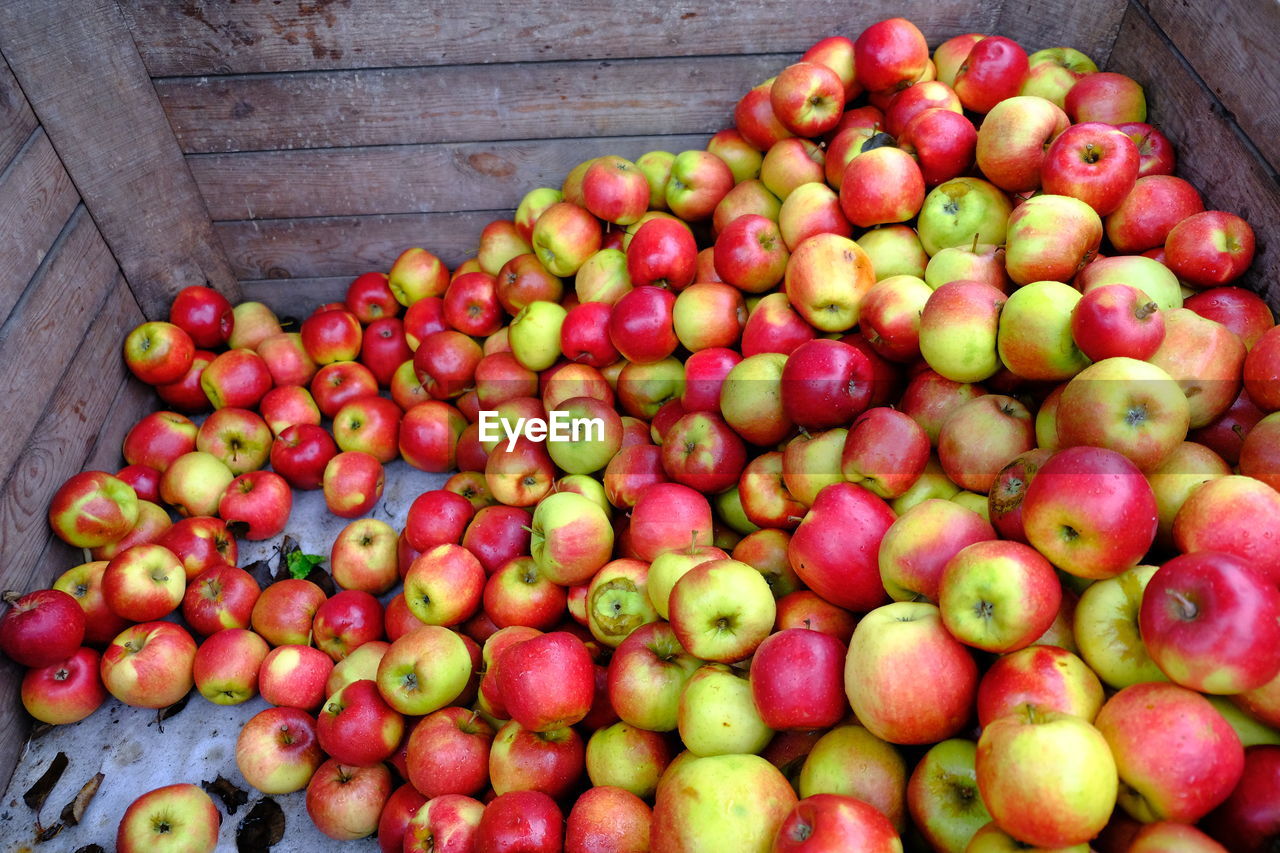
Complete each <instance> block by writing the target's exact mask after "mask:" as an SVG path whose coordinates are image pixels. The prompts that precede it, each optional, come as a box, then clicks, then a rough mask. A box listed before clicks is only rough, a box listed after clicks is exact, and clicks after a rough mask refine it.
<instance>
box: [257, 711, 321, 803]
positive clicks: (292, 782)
mask: <svg viewBox="0 0 1280 853" xmlns="http://www.w3.org/2000/svg"><path fill="white" fill-rule="evenodd" d="M235 758H236V766H237V768H238V769H239V770H240V775H241V776H243V777H244V779H245V781H246V782H248V783H249V784H250V785H252V786H253V787H254V788H256V789H257V790H259V791H261V792H262V793H264V794H268V795H273V794H291V793H293V792H294V791H300V790H302V789H303V788H305V787H306V786H307V783H308V782H310V781H311V777H312V775H313V774H314V773H315V771H316V768H318V767H319V766H320V765H321V764H322V763H324V753H323V752H322V751H321V749H320V744H319V742H318V741H317V740H316V721H315V718H314V717H312V716H311V715H310V714H308V713H307V712H306V711H302V710H299V709H297V708H267V709H266V710H265V711H259V712H258V713H257V714H255V715H254V716H253V717H251V718H250V719H249V720H248V722H246V723H245V724H244V726H243V727H242V728H241V729H240V734H239V735H238V736H237V738H236V752H235Z"/></svg>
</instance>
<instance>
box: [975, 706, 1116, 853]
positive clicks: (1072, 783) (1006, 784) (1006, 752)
mask: <svg viewBox="0 0 1280 853" xmlns="http://www.w3.org/2000/svg"><path fill="white" fill-rule="evenodd" d="M976 768H977V774H978V791H979V793H980V794H981V795H982V800H983V802H984V803H986V806H987V808H988V809H989V810H990V812H991V816H992V817H993V818H994V819H995V821H996V822H997V823H999V825H1000V827H1001V828H1002V829H1004V830H1005V831H1007V832H1008V833H1009V834H1011V835H1013V836H1014V837H1015V838H1017V839H1019V840H1021V841H1024V843H1027V844H1034V845H1037V846H1040V847H1053V848H1056V847H1067V846H1069V845H1072V844H1079V843H1082V842H1084V841H1087V840H1089V839H1091V838H1093V837H1094V836H1096V835H1097V834H1098V832H1100V831H1101V830H1102V828H1103V826H1105V825H1106V823H1107V819H1108V818H1109V817H1110V815H1111V811H1112V809H1113V808H1114V807H1115V802H1116V793H1117V787H1118V785H1117V775H1116V763H1115V760H1114V759H1113V758H1112V756H1111V750H1110V748H1109V747H1108V746H1107V741H1106V739H1105V738H1103V736H1102V733H1101V732H1099V731H1098V730H1097V729H1096V728H1094V727H1093V726H1092V725H1090V724H1089V723H1088V722H1086V721H1084V720H1082V719H1080V718H1079V717H1073V716H1071V715H1069V714H1060V713H1058V712H1053V711H1050V712H1046V713H1039V712H1034V711H1029V712H1025V713H1019V714H1017V715H1010V716H1006V717H1001V718H1000V719H997V720H994V721H992V723H991V724H990V725H988V726H987V727H986V728H984V729H983V731H982V737H981V738H980V739H979V740H978V753H977V761H976ZM1032 803H1039V804H1041V806H1042V807H1041V808H1035V807H1033V806H1032V805H1031V804H1032ZM1050 805H1051V806H1052V807H1050Z"/></svg>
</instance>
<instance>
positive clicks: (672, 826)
mask: <svg viewBox="0 0 1280 853" xmlns="http://www.w3.org/2000/svg"><path fill="white" fill-rule="evenodd" d="M735 803H736V804H745V803H750V804H751V806H750V808H746V807H743V808H741V809H735V808H734V807H733V806H734V804H735ZM795 804H796V795H795V792H794V791H793V790H792V789H791V786H790V784H789V783H788V782H787V780H786V777H784V776H783V775H782V773H781V772H779V771H778V770H777V769H776V768H775V767H774V766H773V765H772V764H770V763H769V762H768V761H766V760H764V759H763V758H761V757H759V756H757V755H715V756H707V757H701V758H698V757H693V758H690V759H689V760H687V761H684V762H681V763H679V764H676V763H673V764H672V765H671V766H670V767H669V768H668V770H667V772H666V773H665V774H663V777H662V781H661V782H660V783H659V785H658V792H657V797H656V799H655V802H654V806H653V822H652V824H651V829H650V833H651V838H652V839H653V846H652V848H651V849H652V850H653V851H654V853H674V851H678V850H686V849H690V846H691V845H695V844H696V845H699V846H702V845H709V848H708V849H714V850H735V851H739V850H740V851H743V853H766V851H768V850H770V849H771V845H772V844H773V840H774V838H775V837H776V836H777V834H778V829H779V827H781V826H782V822H783V821H784V820H785V819H786V816H787V814H788V813H789V812H790V810H791V809H792V808H793V807H794V806H795Z"/></svg>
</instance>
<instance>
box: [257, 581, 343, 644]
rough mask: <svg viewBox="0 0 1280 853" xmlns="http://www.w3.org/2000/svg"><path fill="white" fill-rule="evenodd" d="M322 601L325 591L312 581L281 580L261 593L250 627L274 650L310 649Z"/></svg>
mask: <svg viewBox="0 0 1280 853" xmlns="http://www.w3.org/2000/svg"><path fill="white" fill-rule="evenodd" d="M324 601H325V594H324V590H322V589H321V588H320V587H318V586H316V585H315V584H314V583H312V582H311V581H309V580H299V579H297V578H292V577H290V578H284V579H283V580H278V581H276V582H275V583H273V584H271V585H270V586H268V587H267V588H266V589H264V590H262V593H261V594H260V595H259V596H258V600H257V601H256V602H254V605H253V611H252V613H251V615H250V617H249V621H250V625H251V626H252V628H253V630H254V631H255V632H257V633H258V634H260V635H261V636H262V638H263V639H265V640H266V641H267V642H268V643H270V644H271V645H273V646H286V645H296V646H305V645H310V642H311V623H312V620H313V618H314V616H315V612H316V610H318V609H319V608H320V605H321V604H322V603H324Z"/></svg>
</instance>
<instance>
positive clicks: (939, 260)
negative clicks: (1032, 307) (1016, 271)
mask: <svg viewBox="0 0 1280 853" xmlns="http://www.w3.org/2000/svg"><path fill="white" fill-rule="evenodd" d="M961 280H968V281H984V282H986V283H987V284H989V285H991V286H992V287H995V288H998V289H1000V290H1003V291H1005V292H1006V293H1007V292H1008V291H1009V289H1010V288H1011V287H1012V286H1013V282H1011V281H1009V275H1008V274H1007V273H1006V272H1005V271H1004V246H996V245H992V244H991V243H978V242H976V241H975V242H973V243H970V244H968V245H966V246H950V247H948V248H946V249H942V250H940V251H939V252H937V253H936V254H935V255H934V256H933V257H931V258H930V259H929V264H928V266H926V267H925V268H924V281H925V284H927V285H929V287H931V288H933V289H934V290H937V289H938V288H939V287H942V285H944V284H946V283H947V282H951V281H961Z"/></svg>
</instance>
